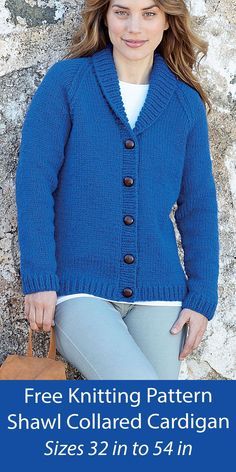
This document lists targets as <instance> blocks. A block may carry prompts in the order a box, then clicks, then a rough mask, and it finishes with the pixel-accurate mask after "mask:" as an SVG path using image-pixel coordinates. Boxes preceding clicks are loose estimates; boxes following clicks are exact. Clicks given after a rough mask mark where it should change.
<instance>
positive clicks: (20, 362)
mask: <svg viewBox="0 0 236 472" xmlns="http://www.w3.org/2000/svg"><path fill="white" fill-rule="evenodd" d="M55 357H56V342H55V331H54V327H53V326H51V332H50V346H49V352H48V356H47V357H34V356H33V353H32V330H31V327H30V326H29V338H28V349H27V355H26V356H20V355H18V354H9V355H8V356H7V358H6V359H5V361H4V362H3V364H2V365H1V367H0V380H66V370H65V367H66V365H65V363H64V362H63V361H60V360H55Z"/></svg>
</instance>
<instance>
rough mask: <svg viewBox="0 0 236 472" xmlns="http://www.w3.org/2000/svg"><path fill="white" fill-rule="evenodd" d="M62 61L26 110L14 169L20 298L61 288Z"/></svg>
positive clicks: (65, 123) (65, 125) (66, 118)
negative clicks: (57, 220)
mask: <svg viewBox="0 0 236 472" xmlns="http://www.w3.org/2000/svg"><path fill="white" fill-rule="evenodd" d="M62 70H63V69H62V67H61V61H59V62H57V63H55V64H54V65H52V66H51V67H50V68H49V70H48V71H47V73H46V75H45V76H44V78H43V80H42V82H41V83H40V85H39V87H38V88H37V90H36V92H35V94H34V96H33V98H32V100H31V102H30V105H29V107H28V110H27V113H26V116H25V120H24V124H23V128H22V138H21V143H20V150H19V160H18V166H17V170H16V184H15V192H16V194H15V196H16V206H17V219H18V241H19V248H20V275H21V282H22V289H23V293H24V294H28V293H32V292H38V291H46V290H55V291H57V290H58V288H59V280H58V276H57V274H56V257H55V240H54V198H53V192H54V190H55V189H56V187H57V183H58V177H57V175H58V172H59V169H60V167H61V165H62V163H63V158H64V147H65V144H66V141H67V138H68V135H69V132H70V128H71V119H70V113H69V104H68V100H67V93H66V87H65V83H64V82H63V76H62Z"/></svg>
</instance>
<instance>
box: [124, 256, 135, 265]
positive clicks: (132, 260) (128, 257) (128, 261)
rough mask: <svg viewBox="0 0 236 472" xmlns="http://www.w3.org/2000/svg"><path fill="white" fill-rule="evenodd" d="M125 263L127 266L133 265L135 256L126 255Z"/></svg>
mask: <svg viewBox="0 0 236 472" xmlns="http://www.w3.org/2000/svg"><path fill="white" fill-rule="evenodd" d="M124 261H125V262H126V263H127V264H133V262H134V256H132V254H126V255H125V256H124Z"/></svg>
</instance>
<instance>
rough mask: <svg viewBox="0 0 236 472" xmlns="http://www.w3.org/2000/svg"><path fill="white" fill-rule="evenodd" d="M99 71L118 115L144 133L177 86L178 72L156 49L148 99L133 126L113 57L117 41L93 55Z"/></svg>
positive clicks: (105, 91) (98, 76)
mask: <svg viewBox="0 0 236 472" xmlns="http://www.w3.org/2000/svg"><path fill="white" fill-rule="evenodd" d="M91 58H92V61H93V65H94V69H95V73H96V76H97V79H98V82H99V85H100V87H101V89H102V92H103V94H104V95H105V98H106V99H107V101H108V102H109V104H110V106H111V108H112V109H113V110H114V112H115V114H116V116H117V117H118V118H119V119H120V120H121V121H122V123H123V124H124V126H125V127H128V129H129V131H130V132H132V133H134V134H135V135H137V134H139V133H141V132H142V131H144V129H146V128H147V127H148V126H150V125H151V124H152V123H153V122H154V120H156V119H157V118H158V117H159V115H160V114H161V112H162V111H163V109H164V108H165V107H166V106H167V104H168V102H169V100H170V99H171V97H172V95H173V93H174V91H175V88H176V86H177V76H176V75H175V74H174V73H173V72H172V71H171V69H170V68H169V67H168V65H167V63H166V61H165V59H164V58H163V56H162V55H161V54H160V53H159V52H155V53H154V60H153V67H152V70H151V74H150V77H149V89H148V93H147V96H146V99H145V102H144V104H143V106H142V108H141V110H140V113H139V116H138V118H137V120H136V123H135V127H134V128H133V129H132V128H131V126H130V124H129V121H128V117H127V114H126V110H125V107H124V104H123V100H122V96H121V92H120V86H119V77H118V73H117V69H116V66H115V62H114V59H113V45H112V43H108V44H107V46H106V47H105V48H103V49H101V50H99V51H96V52H95V53H94V54H93V55H92V56H91Z"/></svg>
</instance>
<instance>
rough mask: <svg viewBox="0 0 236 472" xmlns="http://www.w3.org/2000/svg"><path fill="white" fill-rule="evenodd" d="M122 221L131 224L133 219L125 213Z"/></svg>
mask: <svg viewBox="0 0 236 472" xmlns="http://www.w3.org/2000/svg"><path fill="white" fill-rule="evenodd" d="M123 221H124V223H125V224H126V225H132V224H133V222H134V219H133V217H132V216H130V215H126V216H125V217H124V218H123Z"/></svg>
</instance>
